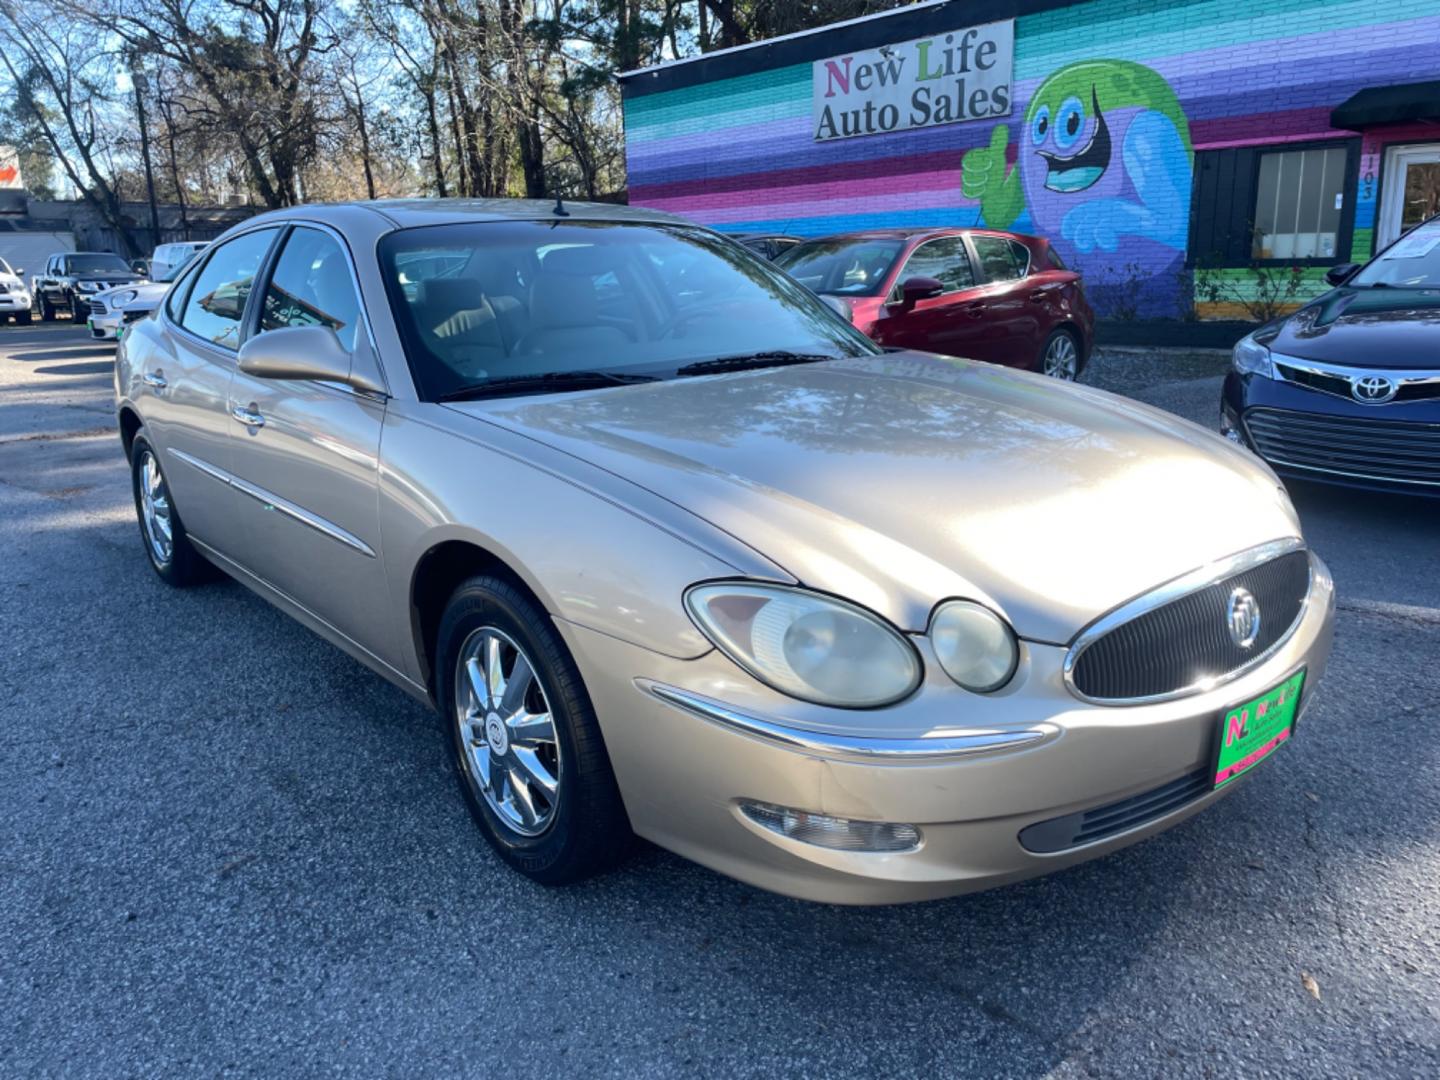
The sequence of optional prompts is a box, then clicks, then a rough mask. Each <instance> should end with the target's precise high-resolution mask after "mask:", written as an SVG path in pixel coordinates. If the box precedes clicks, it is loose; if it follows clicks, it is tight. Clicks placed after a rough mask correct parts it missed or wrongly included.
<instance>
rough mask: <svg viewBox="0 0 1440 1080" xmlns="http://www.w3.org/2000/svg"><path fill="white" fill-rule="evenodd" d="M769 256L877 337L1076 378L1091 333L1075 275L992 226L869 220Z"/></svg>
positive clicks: (1044, 245) (1051, 255)
mask: <svg viewBox="0 0 1440 1080" xmlns="http://www.w3.org/2000/svg"><path fill="white" fill-rule="evenodd" d="M776 263H777V265H779V266H780V267H781V268H783V269H784V270H785V271H786V272H787V273H789V274H790V275H791V276H793V277H794V278H796V280H798V281H800V282H801V283H802V284H803V285H806V286H808V287H809V288H810V289H812V290H814V291H815V292H817V293H820V294H821V295H823V296H833V297H835V298H837V299H838V300H841V301H843V302H844V303H845V305H846V306H848V307H849V309H850V315H851V319H852V321H853V322H854V323H855V325H856V326H857V327H859V329H860V330H861V331H862V332H863V333H865V334H867V335H868V336H869V337H871V338H872V339H874V340H875V341H877V342H879V343H880V344H881V345H885V346H889V347H892V348H903V349H919V350H923V351H927V352H937V353H942V354H944V355H946V356H960V357H966V358H968V359H971V360H988V361H989V362H991V363H993V364H1004V365H1006V366H1007V367H1019V368H1026V369H1029V370H1031V371H1041V372H1044V373H1045V374H1046V375H1051V376H1053V377H1055V378H1057V379H1075V378H1076V377H1078V376H1079V374H1080V372H1081V371H1082V370H1084V367H1085V363H1086V361H1087V360H1088V359H1089V357H1090V351H1091V346H1092V344H1093V342H1094V336H1095V333H1094V332H1095V313H1094V312H1093V311H1091V309H1090V304H1089V302H1088V301H1087V300H1086V299H1085V290H1084V287H1083V285H1082V284H1081V281H1080V275H1079V274H1078V273H1076V272H1075V271H1073V270H1069V269H1066V267H1065V264H1064V263H1063V262H1061V261H1060V256H1059V255H1057V254H1056V253H1055V249H1054V248H1052V247H1051V246H1050V244H1049V242H1048V241H1046V240H1045V239H1043V238H1042V237H1038V236H1023V235H1021V234H1019V233H1008V232H998V231H995V230H990V229H925V230H910V229H875V230H870V231H868V232H860V233H851V234H848V235H845V236H831V237H826V238H824V239H821V240H810V241H807V242H806V243H804V244H800V245H799V246H797V247H793V248H791V249H790V250H789V251H787V252H785V254H783V255H781V256H780V257H779V258H778V259H777V260H776Z"/></svg>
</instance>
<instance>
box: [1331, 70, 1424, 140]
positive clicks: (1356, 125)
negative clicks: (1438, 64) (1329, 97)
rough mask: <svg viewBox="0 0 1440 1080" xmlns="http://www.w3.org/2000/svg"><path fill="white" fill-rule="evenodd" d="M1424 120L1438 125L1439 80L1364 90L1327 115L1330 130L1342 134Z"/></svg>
mask: <svg viewBox="0 0 1440 1080" xmlns="http://www.w3.org/2000/svg"><path fill="white" fill-rule="evenodd" d="M1426 120H1428V121H1431V122H1434V123H1440V80H1437V81H1434V82H1417V83H1402V84H1400V85H1398V86H1370V87H1366V88H1365V89H1364V90H1361V91H1359V92H1358V93H1355V94H1353V95H1351V97H1350V98H1348V99H1347V100H1346V101H1345V103H1344V104H1342V105H1340V106H1339V107H1338V108H1336V109H1335V110H1334V111H1333V112H1331V113H1330V126H1331V127H1333V128H1339V129H1341V130H1342V131H1363V130H1365V129H1366V128H1371V127H1375V126H1376V125H1378V124H1412V123H1416V122H1420V121H1426Z"/></svg>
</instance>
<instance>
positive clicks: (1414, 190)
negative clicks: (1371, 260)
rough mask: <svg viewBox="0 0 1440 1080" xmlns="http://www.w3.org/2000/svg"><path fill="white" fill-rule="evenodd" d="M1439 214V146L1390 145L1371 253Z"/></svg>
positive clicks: (1435, 144)
mask: <svg viewBox="0 0 1440 1080" xmlns="http://www.w3.org/2000/svg"><path fill="white" fill-rule="evenodd" d="M1436 214H1440V143H1429V144H1427V145H1424V146H1392V147H1390V148H1389V149H1388V150H1386V151H1385V183H1384V187H1383V189H1382V190H1381V192H1380V217H1379V220H1378V221H1377V222H1376V226H1377V235H1376V237H1375V250H1376V251H1379V250H1380V249H1381V248H1383V247H1385V246H1386V245H1387V244H1390V243H1392V242H1394V241H1395V240H1397V239H1399V237H1400V235H1401V234H1402V233H1404V232H1405V231H1406V230H1407V229H1413V228H1414V227H1415V226H1416V225H1419V224H1420V222H1422V221H1424V220H1426V219H1427V218H1430V217H1433V216H1434V215H1436Z"/></svg>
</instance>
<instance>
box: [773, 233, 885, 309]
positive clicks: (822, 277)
mask: <svg viewBox="0 0 1440 1080" xmlns="http://www.w3.org/2000/svg"><path fill="white" fill-rule="evenodd" d="M903 247H904V244H902V243H901V242H900V241H899V240H884V239H881V240H866V239H860V238H853V239H851V238H841V239H838V240H811V241H809V242H807V243H804V244H799V245H797V246H795V247H793V248H791V249H790V250H789V251H787V252H785V253H784V254H782V255H780V256H779V257H778V258H777V259H776V260H775V265H776V266H778V267H780V268H781V269H782V270H784V271H785V272H786V273H787V274H789V275H790V276H791V277H793V278H794V279H795V280H796V281H798V282H800V284H802V285H804V286H805V287H806V288H807V289H811V290H813V291H814V292H817V293H827V294H829V295H831V296H878V295H879V294H880V290H881V288H882V287H883V286H884V284H885V279H886V277H888V276H889V274H890V268H891V267H892V266H894V265H895V260H896V259H897V258H899V256H900V252H901V249H902V248H903Z"/></svg>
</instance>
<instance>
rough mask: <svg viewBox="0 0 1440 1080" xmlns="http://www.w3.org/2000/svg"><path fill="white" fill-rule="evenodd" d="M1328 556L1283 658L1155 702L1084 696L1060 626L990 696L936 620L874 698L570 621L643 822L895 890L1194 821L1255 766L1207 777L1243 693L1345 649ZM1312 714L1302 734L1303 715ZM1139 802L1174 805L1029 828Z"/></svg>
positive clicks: (946, 890)
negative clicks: (888, 836) (1105, 821)
mask: <svg viewBox="0 0 1440 1080" xmlns="http://www.w3.org/2000/svg"><path fill="white" fill-rule="evenodd" d="M1311 558H1312V560H1313V563H1312V566H1313V570H1314V573H1313V580H1312V590H1311V594H1310V599H1309V601H1308V603H1307V605H1306V608H1305V611H1304V613H1303V614H1302V616H1301V618H1300V621H1299V624H1298V625H1297V627H1296V628H1295V630H1294V632H1293V633H1292V634H1291V636H1290V637H1289V638H1288V639H1287V640H1286V641H1285V642H1284V644H1282V645H1281V646H1280V647H1279V648H1278V649H1276V650H1275V652H1274V653H1273V654H1272V655H1271V656H1270V657H1269V658H1268V659H1266V660H1265V661H1264V662H1263V663H1261V664H1260V665H1258V666H1257V667H1255V668H1253V669H1251V670H1249V671H1246V672H1245V673H1244V674H1243V675H1241V676H1240V677H1239V678H1236V679H1235V680H1233V681H1232V682H1229V683H1226V684H1225V685H1223V686H1220V687H1217V688H1214V689H1212V690H1210V691H1207V692H1205V693H1201V694H1196V695H1193V696H1190V697H1184V698H1180V699H1176V700H1172V701H1166V702H1158V703H1154V704H1145V705H1130V706H1103V705H1094V704H1089V703H1086V702H1083V701H1081V700H1079V699H1078V698H1076V697H1074V696H1073V695H1072V694H1071V693H1070V691H1069V690H1068V689H1067V688H1066V685H1065V681H1064V677H1063V664H1064V658H1065V651H1066V650H1065V648H1064V647H1061V646H1054V645H1042V644H1035V643H1029V642H1027V643H1025V647H1024V658H1023V660H1022V663H1021V667H1020V670H1019V672H1018V673H1017V676H1016V678H1015V679H1014V680H1013V681H1012V683H1011V684H1010V685H1009V686H1007V687H1006V688H1005V689H1004V690H1002V691H1000V692H999V693H998V694H994V695H988V696H986V697H984V698H981V697H977V696H975V695H971V694H968V693H966V692H964V691H962V690H960V689H959V688H958V687H956V686H955V685H954V684H953V683H951V682H949V680H948V679H947V678H946V677H945V676H944V675H943V673H941V672H940V669H939V666H938V664H936V663H935V661H934V659H933V657H932V656H930V655H928V654H927V653H928V643H927V642H925V640H924V639H923V638H917V639H916V644H917V647H919V648H920V650H921V652H922V654H927V655H926V656H925V659H926V671H927V674H926V681H925V683H924V684H923V685H922V687H921V688H920V690H919V691H917V693H916V694H915V695H914V696H912V697H911V698H910V699H908V700H906V701H905V702H902V703H900V704H899V705H896V706H891V707H890V708H887V709H883V710H876V711H868V712H867V711H851V710H835V709H825V708H822V707H819V706H809V705H806V704H804V703H802V702H798V701H794V700H792V699H789V698H786V697H784V696H782V695H779V694H777V693H775V692H773V691H770V690H769V689H768V688H766V687H764V686H761V685H759V684H758V683H756V682H754V681H753V680H751V679H749V678H748V676H746V675H745V674H744V673H743V672H741V671H740V670H739V669H738V668H737V667H735V665H734V664H732V663H731V662H730V661H729V660H728V659H727V658H726V657H724V656H723V655H722V654H720V653H719V652H716V651H712V652H710V653H707V654H706V655H705V656H702V657H700V658H698V659H695V660H688V661H687V660H675V659H671V658H668V657H663V656H660V655H658V654H656V653H652V652H649V651H647V650H645V649H641V648H639V647H636V646H632V645H628V644H626V643H624V642H621V641H618V640H617V639H615V638H613V637H609V636H606V635H603V634H599V633H596V632H594V631H590V630H587V629H584V628H582V627H579V626H576V625H574V624H571V623H567V622H563V621H560V620H557V625H558V626H559V627H560V630H561V633H562V634H563V635H564V636H565V638H566V640H567V643H568V644H569V646H570V648H571V651H572V653H573V654H574V655H575V657H576V660H577V662H578V663H579V666H580V669H581V673H582V675H583V676H584V678H585V682H586V685H587V688H588V689H589V691H590V694H591V697H592V700H593V702H594V705H595V708H596V713H597V716H598V718H599V721H600V726H601V730H602V731H603V733H604V736H605V742H606V747H607V749H608V751H609V754H610V758H611V762H612V765H613V766H614V769H615V774H616V777H617V779H618V781H619V784H620V789H621V792H622V795H623V798H624V801H625V806H626V810H627V812H628V813H629V815H630V820H631V824H632V826H633V827H634V829H635V831H636V832H637V833H639V834H640V835H641V836H644V837H646V838H647V839H650V840H652V841H654V842H655V843H657V844H660V845H661V846H662V847H666V848H669V849H670V850H672V851H675V852H677V853H678V854H681V855H684V856H686V857H688V858H690V859H693V860H695V861H696V862H698V863H701V864H703V865H705V866H709V867H711V868H713V869H715V870H718V871H720V872H722V873H725V874H728V875H730V876H733V877H736V878H739V879H740V880H742V881H747V882H749V883H751V884H754V885H757V886H760V887H762V888H766V889H771V890H774V891H776V892H780V893H785V894H787V895H791V896H796V897H800V898H803V899H807V900H814V901H820V902H824V903H849V904H880V903H896V902H904V901H912V900H924V899H931V898H936V897H942V896H949V895H953V894H957V893H964V892H972V891H976V890H980V889H986V888H990V887H993V886H996V885H1001V884H1004V883H1006V882H1011V881H1017V880H1020V879H1023V878H1027V877H1033V876H1036V875H1040V874H1045V873H1049V872H1051V871H1054V870H1058V869H1061V868H1062V867H1065V866H1069V865H1072V864H1074V863H1078V862H1082V861H1084V860H1087V859H1092V858H1095V857H1097V856H1099V855H1104V854H1107V853H1109V852H1111V851H1115V850H1117V849H1118V848H1121V847H1124V846H1126V845H1128V844H1132V843H1134V842H1135V841H1137V840H1141V839H1144V838H1145V837H1147V836H1151V835H1153V834H1155V833H1157V832H1160V831H1162V830H1164V829H1167V828H1169V827H1170V826H1172V825H1175V824H1177V823H1178V822H1180V821H1183V820H1184V819H1185V818H1187V817H1189V816H1190V815H1192V814H1194V813H1196V812H1198V811H1200V810H1203V809H1204V808H1205V807H1207V806H1209V805H1210V804H1211V803H1213V802H1215V801H1216V800H1218V799H1220V798H1222V797H1223V796H1224V795H1225V794H1227V793H1228V792H1230V791H1231V790H1233V789H1234V788H1235V787H1236V786H1237V785H1238V784H1239V783H1241V782H1243V781H1244V780H1245V779H1247V778H1248V775H1249V774H1248V773H1247V774H1245V776H1244V777H1242V778H1241V779H1240V780H1238V781H1234V782H1231V783H1229V784H1227V785H1226V786H1225V787H1224V788H1221V789H1219V790H1212V789H1211V787H1210V783H1209V773H1208V771H1206V772H1205V773H1204V779H1203V781H1201V783H1202V785H1203V786H1200V787H1197V786H1196V783H1197V781H1196V778H1197V777H1199V776H1200V775H1201V771H1202V770H1208V768H1209V767H1210V766H1211V765H1212V763H1213V755H1214V747H1215V741H1214V740H1215V739H1216V738H1217V737H1218V730H1219V725H1220V717H1221V716H1222V715H1223V714H1224V712H1225V711H1226V710H1227V709H1228V708H1229V707H1231V706H1234V705H1236V704H1239V703H1242V702H1245V701H1248V700H1250V699H1252V698H1255V697H1258V696H1260V695H1262V694H1264V693H1265V692H1266V691H1267V690H1269V689H1270V688H1272V687H1274V686H1276V685H1277V684H1279V683H1280V682H1282V681H1283V680H1284V679H1286V678H1288V677H1289V676H1290V675H1291V674H1293V673H1294V672H1295V671H1296V670H1297V669H1299V668H1300V667H1304V668H1305V670H1306V679H1305V688H1304V692H1303V694H1302V698H1301V703H1300V706H1301V709H1302V710H1303V709H1304V708H1305V707H1306V705H1307V704H1308V703H1309V701H1310V700H1311V699H1312V696H1313V694H1314V692H1315V688H1316V685H1317V684H1318V682H1319V681H1320V677H1321V676H1322V674H1323V673H1324V669H1325V666H1326V662H1327V660H1328V657H1329V652H1330V642H1331V635H1332V628H1333V621H1334V604H1335V601H1334V587H1333V584H1332V583H1331V580H1330V576H1329V573H1328V571H1327V570H1326V569H1325V567H1324V564H1323V563H1322V562H1321V561H1320V560H1319V559H1318V558H1316V557H1315V556H1313V555H1312V556H1311ZM657 691H658V692H657ZM697 701H698V702H700V706H699V707H698V708H697V707H696V705H695V702H697ZM727 711H728V712H729V713H730V714H731V716H730V718H729V720H727V719H726V718H725V716H724V713H725V712H727ZM717 714H718V715H717ZM967 714H968V715H967ZM1298 731H1299V733H1300V738H1302V739H1303V738H1304V734H1303V732H1304V725H1303V724H1300V725H1299V727H1298ZM1280 756H1281V757H1282V758H1283V756H1284V754H1283V752H1282V754H1281V755H1280ZM1267 764H1268V763H1267ZM1187 785H1188V786H1187ZM1161 789H1163V791H1162V790H1161ZM747 801H753V802H756V803H765V804H770V805H772V806H778V807H786V808H793V809H795V810H799V811H802V812H805V813H809V814H823V815H828V816H833V817H837V818H845V819H850V820H858V821H868V822H888V823H897V824H906V825H913V826H915V827H916V828H917V829H918V830H919V832H920V843H919V845H918V846H917V847H915V848H914V849H912V850H907V851H900V852H875V851H844V850H836V849H833V848H827V847H821V846H818V845H815V844H811V843H807V842H804V841H801V840H797V839H793V838H791V837H788V836H783V835H780V834H779V833H776V832H772V831H771V830H770V829H767V828H765V827H764V826H762V825H760V824H757V823H755V822H754V821H752V820H751V819H750V818H749V817H747V816H746V814H744V813H742V811H741V805H742V803H743V802H747ZM1122 802H1123V803H1126V805H1128V806H1130V807H1132V808H1133V807H1135V806H1140V807H1142V808H1143V807H1145V806H1153V807H1159V808H1160V810H1159V811H1157V812H1156V813H1154V814H1152V815H1151V816H1148V817H1146V816H1144V815H1143V814H1141V815H1140V816H1139V817H1136V815H1135V814H1133V813H1131V814H1130V816H1129V817H1128V818H1127V820H1128V821H1132V822H1134V823H1133V825H1132V826H1130V827H1127V828H1125V829H1124V830H1123V831H1120V832H1118V833H1114V834H1113V835H1107V836H1106V837H1105V838H1104V839H1101V840H1098V841H1095V842H1088V843H1081V844H1079V845H1077V846H1071V847H1067V848H1064V849H1063V850H1058V851H1052V852H1038V851H1034V850H1030V849H1028V848H1027V847H1026V845H1025V844H1024V843H1022V842H1021V839H1020V834H1021V833H1022V832H1023V831H1024V830H1026V829H1027V828H1029V827H1031V826H1033V825H1039V824H1041V823H1045V822H1051V821H1052V820H1053V819H1056V818H1062V817H1066V816H1067V815H1078V814H1082V813H1084V812H1086V811H1093V810H1097V809H1102V808H1103V809H1105V810H1106V811H1107V812H1108V811H1109V808H1111V807H1112V806H1113V804H1117V803H1122ZM1031 835H1033V834H1031ZM1031 846H1032V847H1033V846H1034V845H1033V844H1032V845H1031Z"/></svg>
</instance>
